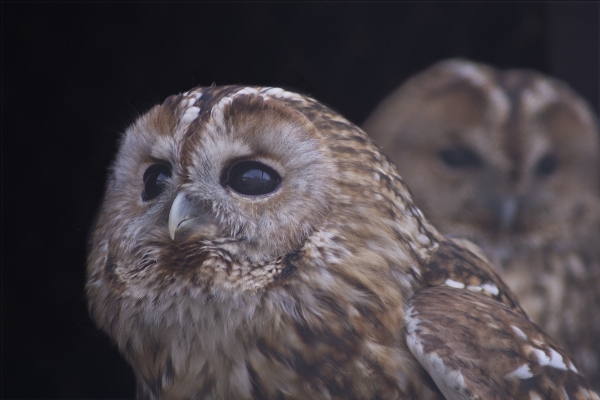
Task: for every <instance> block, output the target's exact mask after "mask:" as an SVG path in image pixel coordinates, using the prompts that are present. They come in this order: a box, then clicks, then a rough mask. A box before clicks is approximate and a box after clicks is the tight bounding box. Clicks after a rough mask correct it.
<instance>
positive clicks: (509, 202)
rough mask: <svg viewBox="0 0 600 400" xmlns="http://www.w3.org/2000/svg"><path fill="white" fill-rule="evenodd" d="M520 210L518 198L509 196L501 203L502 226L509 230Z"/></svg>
mask: <svg viewBox="0 0 600 400" xmlns="http://www.w3.org/2000/svg"><path fill="white" fill-rule="evenodd" d="M518 211H519V205H518V202H517V199H515V198H514V197H509V198H506V199H504V200H502V202H501V203H500V227H501V228H502V230H504V231H507V230H509V229H511V228H512V227H513V225H514V224H515V220H516V218H517V213H518Z"/></svg>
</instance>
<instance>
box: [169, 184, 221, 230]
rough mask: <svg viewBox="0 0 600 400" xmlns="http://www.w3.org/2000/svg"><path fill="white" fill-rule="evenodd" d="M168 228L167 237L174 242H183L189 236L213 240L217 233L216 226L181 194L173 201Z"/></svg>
mask: <svg viewBox="0 0 600 400" xmlns="http://www.w3.org/2000/svg"><path fill="white" fill-rule="evenodd" d="M168 227H169V236H170V237H171V239H172V240H176V241H180V240H185V239H186V238H188V237H190V236H191V235H200V236H201V237H202V238H214V237H216V235H217V233H218V228H217V225H216V224H214V223H213V222H211V221H210V220H209V218H207V216H206V215H203V214H202V213H201V211H199V210H198V208H197V207H194V205H193V204H192V203H191V202H190V201H189V200H188V198H187V197H186V195H185V193H183V192H181V193H179V194H178V195H177V196H176V197H175V200H173V204H172V205H171V211H169V224H168Z"/></svg>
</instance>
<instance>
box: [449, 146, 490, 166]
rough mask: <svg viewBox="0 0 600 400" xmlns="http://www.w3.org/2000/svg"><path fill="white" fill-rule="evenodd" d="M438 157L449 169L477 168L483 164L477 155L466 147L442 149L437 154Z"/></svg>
mask: <svg viewBox="0 0 600 400" xmlns="http://www.w3.org/2000/svg"><path fill="white" fill-rule="evenodd" d="M439 157H440V159H441V160H442V161H443V162H444V164H445V165H446V166H448V167H451V168H477V167H480V166H481V165H482V164H483V162H482V161H481V159H480V158H479V157H478V156H477V154H475V152H473V150H470V149H468V148H466V147H451V148H448V149H444V150H442V151H440V152H439Z"/></svg>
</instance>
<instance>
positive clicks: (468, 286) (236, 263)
mask: <svg viewBox="0 0 600 400" xmlns="http://www.w3.org/2000/svg"><path fill="white" fill-rule="evenodd" d="M86 290H87V295H88V298H89V307H90V313H91V315H92V316H93V318H94V319H95V321H96V322H97V323H98V325H99V326H100V327H101V328H102V329H104V330H105V331H106V332H107V333H108V334H109V335H110V337H111V338H112V339H113V340H114V341H115V342H116V344H117V345H118V347H119V349H120V350H121V352H122V353H123V355H124V356H125V358H126V359H127V360H128V362H129V363H130V364H131V365H132V367H133V369H134V371H135V373H136V377H137V382H138V397H139V398H168V399H177V398H181V399H200V398H202V399H231V398H235V399H325V398H329V399H348V398H353V399H376V398H377V399H395V398H419V399H439V398H443V397H442V396H443V395H442V393H444V394H445V395H446V397H447V398H462V397H460V396H459V395H458V393H463V392H464V393H468V394H469V395H470V396H471V397H472V398H493V397H488V394H489V393H493V395H492V396H496V398H506V397H507V396H509V397H513V398H516V399H525V398H527V399H529V398H531V396H532V393H537V394H538V395H539V396H540V397H549V396H555V398H565V397H564V394H565V393H567V394H568V395H569V396H570V398H580V399H584V398H594V399H597V398H598V397H597V396H596V395H595V394H594V393H593V392H590V391H589V386H588V385H587V383H586V382H585V379H584V378H583V377H582V376H581V375H580V374H579V373H578V372H577V370H576V367H575V366H574V365H573V364H572V363H571V362H570V361H569V358H568V357H567V355H566V354H565V353H564V351H563V350H562V349H561V348H560V347H559V346H558V345H557V344H556V343H554V342H553V341H552V339H550V338H549V337H548V336H547V335H545V334H544V333H543V332H541V331H540V330H539V329H538V328H537V327H536V326H535V325H533V324H532V323H531V322H530V321H529V320H528V319H527V317H526V316H525V315H524V313H523V311H522V310H521V308H520V306H519V305H518V303H517V301H516V300H515V297H514V296H513V295H512V294H511V292H510V291H509V290H508V289H507V288H506V286H505V285H504V284H503V283H502V281H501V280H500V279H499V278H498V277H497V276H496V274H495V273H494V272H493V270H492V269H491V267H490V266H489V265H488V264H487V262H486V261H485V259H483V258H481V257H479V256H477V255H476V254H474V253H472V252H470V251H469V250H468V249H467V248H466V247H465V246H464V244H462V243H461V242H458V241H456V242H455V241H450V240H448V239H445V238H444V237H443V236H441V235H440V234H438V232H437V231H436V230H435V228H433V227H432V226H431V225H429V224H428V222H427V221H426V220H425V219H424V218H423V216H422V214H421V212H420V211H419V210H418V209H417V208H416V207H415V206H414V205H413V204H412V201H411V199H410V195H409V192H408V189H407V188H406V186H405V185H404V183H403V182H402V180H401V179H400V177H399V176H398V175H397V173H396V169H395V167H394V166H393V165H392V164H391V163H390V162H389V161H388V160H387V159H386V157H385V156H383V155H382V154H381V153H380V152H379V150H378V148H377V147H376V146H375V145H374V144H373V143H372V142H371V140H370V139H369V138H368V137H367V136H366V135H365V134H364V133H363V132H362V131H361V130H360V129H358V128H357V127H355V126H354V125H352V124H351V123H349V122H348V121H346V120H345V119H344V118H342V117H341V116H339V115H337V114H336V113H334V112H333V111H331V110H330V109H328V108H326V107H325V106H323V105H321V104H319V103H318V102H316V101H315V100H313V99H310V98H308V97H305V96H301V95H298V94H294V93H290V92H286V91H283V90H281V89H274V88H255V87H238V86H225V87H210V88H196V89H194V90H192V91H189V92H186V93H184V94H182V95H178V96H172V97H170V98H168V99H167V100H166V101H165V102H164V103H163V104H162V105H159V106H156V107H155V108H153V109H152V110H150V111H149V112H148V113H147V114H146V115H144V116H142V117H141V118H140V119H139V120H138V121H137V122H136V123H135V124H134V125H133V126H132V127H130V128H129V129H128V130H127V132H126V135H125V136H124V138H123V140H122V143H121V147H120V150H119V153H118V155H117V159H116V161H115V163H114V165H113V167H112V172H111V176H110V178H109V182H108V185H107V191H106V195H105V198H104V203H103V206H102V209H101V211H100V214H99V217H98V221H97V224H96V227H95V230H94V233H93V235H92V238H91V252H90V255H89V259H88V282H87V287H86ZM450 302H451V303H452V304H451V306H450V304H449V303H450ZM438 303H442V304H443V303H445V306H446V307H447V308H448V309H447V310H446V311H445V312H444V319H443V320H441V319H440V316H439V315H438V314H437V313H436V309H437V306H436V305H437V304H438ZM449 306H450V307H449ZM491 320H494V321H496V322H497V324H495V325H490V321H491ZM507 326H508V327H510V330H508V331H507ZM440 328H443V332H442V333H440V332H439V329H440ZM490 330H492V331H494V330H495V331H498V332H499V333H503V332H504V334H501V335H498V336H490V335H489V332H490ZM505 331H506V332H505ZM467 344H468V345H467ZM473 351H475V352H473ZM480 351H481V353H480ZM507 354H510V356H509V357H508V359H506V355H507ZM483 356H485V359H484V358H483ZM488 356H493V357H496V358H497V359H498V362H494V361H493V359H492V358H488ZM503 357H504V358H503ZM528 374H531V377H530V376H529V375H528ZM490 380H492V381H493V382H494V383H495V385H491V384H490ZM548 380H551V381H552V384H550V385H546V383H544V382H547V381H548ZM434 382H435V383H434ZM438 387H439V389H438ZM440 390H441V392H440ZM482 396H483V397H482Z"/></svg>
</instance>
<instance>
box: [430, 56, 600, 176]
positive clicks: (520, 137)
mask: <svg viewBox="0 0 600 400" xmlns="http://www.w3.org/2000/svg"><path fill="white" fill-rule="evenodd" d="M442 67H443V69H444V70H445V71H447V72H449V73H450V74H451V75H452V76H454V77H455V79H456V81H454V82H453V83H450V84H449V83H448V82H446V84H445V85H446V89H445V90H448V91H449V92H452V91H455V90H456V91H458V92H461V93H463V95H465V94H466V95H468V93H469V92H471V94H470V95H469V96H470V98H471V99H472V101H473V102H477V101H483V102H484V103H485V112H484V113H483V114H481V116H482V121H480V123H477V124H475V125H474V126H475V129H473V130H469V129H467V130H466V131H464V132H461V133H460V135H458V136H460V137H462V138H463V139H464V140H465V141H467V143H466V144H470V145H472V146H474V147H475V148H479V149H480V150H482V151H485V152H486V153H488V154H494V155H495V157H496V158H498V161H499V162H500V163H501V164H504V165H506V166H507V167H508V166H510V168H511V169H515V168H516V169H522V168H529V167H530V166H531V164H532V163H534V162H535V161H536V160H537V159H538V158H539V157H540V156H541V155H542V154H544V153H546V152H548V151H555V149H553V146H556V144H555V143H553V135H552V134H549V133H551V132H549V131H548V130H549V129H550V128H551V125H550V121H549V120H547V116H548V115H549V114H550V113H552V112H555V111H556V110H562V111H566V112H568V113H569V114H570V116H572V117H573V118H575V119H578V120H579V121H580V122H581V124H582V125H584V126H588V127H591V126H594V119H593V116H592V114H591V113H590V112H589V110H588V108H587V106H586V104H585V102H584V101H582V100H581V99H579V98H578V96H577V95H575V94H574V93H572V92H571V91H570V90H569V89H568V88H567V87H566V85H564V84H562V83H561V82H558V81H555V80H553V79H551V78H548V77H546V76H544V75H543V74H540V73H537V72H534V71H528V70H507V71H499V70H496V69H495V68H492V67H490V66H487V65H483V64H477V63H473V62H469V61H462V60H450V61H448V62H444V63H442ZM443 91H444V90H442V91H441V92H442V93H443ZM477 93H479V94H477ZM482 95H483V96H482ZM479 99H482V100H479ZM461 104H465V105H464V107H467V106H466V104H469V103H465V102H457V103H456V104H455V107H461ZM451 107H452V106H451ZM465 111H466V110H465ZM449 117H451V116H450V115H449ZM481 122H482V123H481ZM460 124H464V122H460ZM461 126H464V125H461ZM589 130H590V129H588V131H589ZM591 130H593V129H591ZM561 133H562V132H557V134H561ZM562 135H564V133H562Z"/></svg>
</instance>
